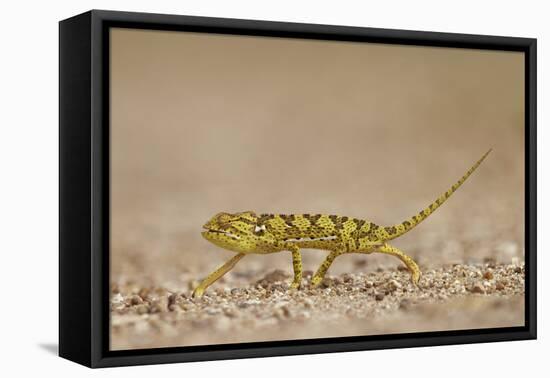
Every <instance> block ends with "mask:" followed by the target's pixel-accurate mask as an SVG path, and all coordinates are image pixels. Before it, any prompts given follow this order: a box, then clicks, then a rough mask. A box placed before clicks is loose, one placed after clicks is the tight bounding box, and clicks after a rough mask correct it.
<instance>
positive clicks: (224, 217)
mask: <svg viewBox="0 0 550 378" xmlns="http://www.w3.org/2000/svg"><path fill="white" fill-rule="evenodd" d="M257 221H258V216H257V215H256V214H255V213H254V212H253V211H244V212H242V213H235V214H230V213H218V214H216V215H214V216H213V217H212V219H210V220H209V221H208V222H206V224H205V225H204V226H203V228H204V229H205V231H203V232H202V236H203V237H204V238H205V239H206V240H208V241H210V242H212V243H214V244H216V245H217V246H219V247H222V248H225V249H229V250H231V251H235V252H240V253H253V252H254V251H255V250H256V247H257V246H258V244H259V242H260V239H259V238H260V235H261V234H260V233H259V232H258V230H257Z"/></svg>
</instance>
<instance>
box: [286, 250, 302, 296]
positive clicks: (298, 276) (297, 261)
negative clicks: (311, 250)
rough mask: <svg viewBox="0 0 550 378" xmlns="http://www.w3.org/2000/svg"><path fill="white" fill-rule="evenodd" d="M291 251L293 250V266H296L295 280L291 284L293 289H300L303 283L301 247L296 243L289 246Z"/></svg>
mask: <svg viewBox="0 0 550 378" xmlns="http://www.w3.org/2000/svg"><path fill="white" fill-rule="evenodd" d="M288 249H290V252H292V266H293V268H294V280H293V281H292V283H291V284H290V288H291V289H298V288H299V287H300V286H301V284H302V255H301V254H300V248H298V247H297V246H295V245H291V246H289V248H288Z"/></svg>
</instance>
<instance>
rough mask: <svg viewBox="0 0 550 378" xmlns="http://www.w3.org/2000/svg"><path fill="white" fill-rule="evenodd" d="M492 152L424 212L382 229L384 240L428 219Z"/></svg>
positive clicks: (484, 156) (399, 234)
mask: <svg viewBox="0 0 550 378" xmlns="http://www.w3.org/2000/svg"><path fill="white" fill-rule="evenodd" d="M491 151H492V149H490V150H489V151H487V152H486V153H485V155H483V156H482V157H481V159H479V160H478V161H477V162H476V163H475V164H474V165H473V166H472V168H470V169H469V170H468V172H466V174H465V175H464V176H462V178H461V179H460V180H458V181H457V182H456V183H455V184H454V185H453V186H451V188H450V189H449V190H447V191H446V192H445V193H443V194H442V195H441V196H440V197H439V198H438V199H436V200H435V201H434V202H432V203H431V204H430V205H429V206H428V207H426V208H425V209H424V210H422V211H420V212H419V213H418V214H416V215H414V216H412V217H411V218H409V219H407V220H406V221H404V222H402V223H399V224H397V225H395V226H390V227H384V231H385V234H387V238H386V237H385V236H386V235H383V236H384V239H385V240H392V239H395V238H397V237H398V236H401V235H403V234H404V233H406V232H408V231H410V230H411V229H413V228H414V227H416V226H417V225H418V224H419V223H420V222H422V221H423V220H424V219H426V218H428V217H429V216H430V214H432V213H433V212H434V211H435V210H436V209H437V208H438V207H439V206H441V205H442V204H443V203H444V202H445V201H446V200H447V199H448V198H449V197H450V196H451V195H452V194H453V193H454V192H456V190H457V189H458V188H460V186H461V185H462V184H463V183H464V181H466V179H467V178H468V177H470V175H471V174H472V173H473V172H474V171H475V170H476V169H477V167H479V165H480V164H481V163H482V162H483V160H484V159H485V158H486V157H487V155H489V153H490V152H491Z"/></svg>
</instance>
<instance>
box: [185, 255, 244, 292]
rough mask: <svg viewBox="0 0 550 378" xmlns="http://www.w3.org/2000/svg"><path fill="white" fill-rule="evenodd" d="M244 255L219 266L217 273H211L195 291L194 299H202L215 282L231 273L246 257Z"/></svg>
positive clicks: (236, 256) (234, 257)
mask: <svg viewBox="0 0 550 378" xmlns="http://www.w3.org/2000/svg"><path fill="white" fill-rule="evenodd" d="M244 255H245V254H244V253H238V254H236V255H235V256H233V257H232V258H230V259H229V260H227V261H226V262H225V263H224V264H223V265H221V266H219V267H218V268H217V269H216V270H215V271H213V272H212V273H210V274H209V275H208V277H206V278H205V279H204V280H203V281H202V282H201V283H200V285H199V286H197V288H196V289H195V290H194V291H193V297H195V298H200V297H202V295H203V293H204V291H205V290H206V288H207V287H208V286H210V285H212V284H213V283H214V282H216V281H217V280H219V279H220V278H221V277H222V276H223V275H224V274H225V273H227V272H229V271H230V270H231V269H233V267H234V266H235V264H237V262H239V260H240V259H242V258H243V257H244Z"/></svg>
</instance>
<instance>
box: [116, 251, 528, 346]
mask: <svg viewBox="0 0 550 378" xmlns="http://www.w3.org/2000/svg"><path fill="white" fill-rule="evenodd" d="M524 273H525V272H524V266H523V264H509V265H496V264H495V263H493V262H489V263H485V264H479V265H459V264H456V265H452V266H447V267H443V268H440V269H436V270H428V271H425V273H424V275H423V278H422V281H421V284H420V285H419V287H418V288H415V287H414V286H413V285H412V284H411V283H410V281H409V277H408V273H407V272H405V271H404V270H403V269H399V270H387V271H384V270H382V269H380V271H377V272H375V273H370V274H343V275H340V276H336V277H326V278H325V280H324V281H323V283H322V285H321V287H320V288H315V289H312V288H309V287H308V285H309V282H308V280H309V278H310V277H311V272H308V274H307V275H306V278H305V279H304V283H303V285H304V288H303V289H301V290H297V291H294V290H293V291H289V290H288V280H289V278H290V276H289V275H288V274H287V273H285V272H283V271H281V270H275V271H272V272H270V273H268V274H267V275H266V276H264V277H262V278H261V279H259V280H257V281H256V282H255V283H253V284H244V282H245V281H247V280H251V279H252V280H253V278H254V274H252V273H250V274H243V275H237V276H236V275H233V276H231V277H232V278H230V279H225V280H224V282H223V284H222V285H219V287H218V288H217V289H216V290H211V291H209V292H208V293H207V294H206V295H205V296H204V297H202V298H200V299H195V298H192V296H191V288H192V287H193V286H194V285H196V282H195V281H194V280H193V279H190V280H187V281H186V280H185V278H184V277H182V280H181V288H180V290H174V288H171V289H168V288H165V287H158V286H153V287H141V286H139V285H135V284H131V283H126V284H120V285H117V284H114V285H113V287H112V293H113V295H112V297H111V309H112V327H113V336H114V337H115V338H114V340H113V344H112V347H113V348H114V349H127V348H152V347H163V346H181V345H200V344H219V343H238V342H243V341H268V340H291V339H303V338H322V337H338V336H356V335H378V334H389V333H403V332H421V331H441V330H456V329H473V328H486V327H509V326H518V325H522V324H523V323H524V316H523V313H524V310H523V304H524Z"/></svg>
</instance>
